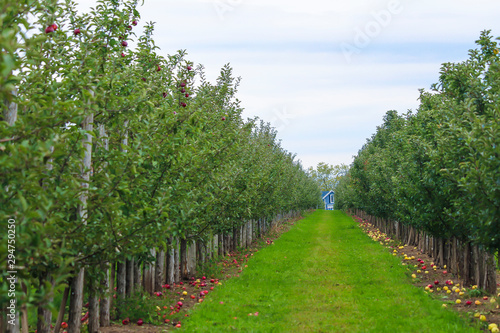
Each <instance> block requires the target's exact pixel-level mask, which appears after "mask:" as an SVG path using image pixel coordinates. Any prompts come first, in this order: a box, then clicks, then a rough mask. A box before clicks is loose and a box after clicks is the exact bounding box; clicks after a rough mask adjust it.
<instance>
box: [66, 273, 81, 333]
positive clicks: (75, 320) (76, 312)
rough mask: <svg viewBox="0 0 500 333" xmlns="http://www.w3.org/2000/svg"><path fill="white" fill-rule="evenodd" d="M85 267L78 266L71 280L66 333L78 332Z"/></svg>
mask: <svg viewBox="0 0 500 333" xmlns="http://www.w3.org/2000/svg"><path fill="white" fill-rule="evenodd" d="M84 275H85V269H83V268H80V269H79V271H78V274H77V275H76V276H75V277H73V279H72V281H71V297H70V299H69V315H68V333H80V329H81V325H82V324H81V323H82V322H81V318H82V306H83V277H84Z"/></svg>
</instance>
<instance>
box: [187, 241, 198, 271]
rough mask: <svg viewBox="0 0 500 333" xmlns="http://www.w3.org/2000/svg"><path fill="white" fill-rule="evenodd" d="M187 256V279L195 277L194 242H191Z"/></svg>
mask: <svg viewBox="0 0 500 333" xmlns="http://www.w3.org/2000/svg"><path fill="white" fill-rule="evenodd" d="M187 252H188V255H187V276H188V278H191V277H194V276H195V275H196V242H195V241H191V244H189V246H188V250H187Z"/></svg>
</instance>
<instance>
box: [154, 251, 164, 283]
mask: <svg viewBox="0 0 500 333" xmlns="http://www.w3.org/2000/svg"><path fill="white" fill-rule="evenodd" d="M155 274H156V276H155V287H154V290H155V291H161V290H162V285H163V284H164V280H165V251H164V250H163V249H159V250H158V253H157V254H156V267H155Z"/></svg>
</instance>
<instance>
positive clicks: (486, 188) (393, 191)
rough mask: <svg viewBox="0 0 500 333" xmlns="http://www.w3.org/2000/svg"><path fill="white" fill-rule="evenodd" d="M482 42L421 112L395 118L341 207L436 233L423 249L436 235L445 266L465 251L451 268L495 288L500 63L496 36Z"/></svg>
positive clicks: (356, 171) (341, 193) (344, 192)
mask: <svg viewBox="0 0 500 333" xmlns="http://www.w3.org/2000/svg"><path fill="white" fill-rule="evenodd" d="M476 43H477V46H478V47H477V49H474V50H470V51H469V59H468V60H466V61H464V62H461V63H445V64H443V65H442V67H441V71H440V76H439V82H438V83H437V84H434V85H433V86H432V90H431V91H423V90H422V91H421V95H420V106H419V108H418V110H417V111H416V112H411V111H410V112H408V113H406V114H404V115H398V114H397V112H396V111H389V112H387V113H386V115H385V117H384V123H383V124H382V125H381V126H379V127H378V128H377V132H376V133H375V134H374V135H373V136H372V137H371V138H370V139H368V140H367V142H366V144H365V145H364V146H363V147H362V148H361V150H360V151H359V153H358V155H357V156H356V157H355V160H354V162H353V163H352V165H351V167H350V171H349V173H348V174H347V175H346V176H345V177H343V179H342V180H341V182H340V184H339V186H338V187H337V192H336V205H337V208H340V209H345V210H347V209H359V210H362V211H364V212H365V213H366V214H369V215H371V216H375V217H378V218H381V219H387V220H392V221H398V222H399V223H400V224H403V225H404V226H411V227H413V228H415V229H416V230H418V231H421V232H424V233H425V234H426V235H427V236H425V237H421V239H420V240H418V239H416V240H415V239H414V242H415V243H416V244H422V243H423V242H428V241H429V238H430V239H431V240H432V241H433V242H434V243H432V244H431V246H430V248H432V251H433V253H434V255H436V256H437V260H438V262H440V263H441V264H448V265H450V263H449V262H447V259H446V258H451V257H452V256H453V253H454V251H455V249H456V248H457V244H459V246H458V249H459V250H462V256H463V258H462V260H459V261H460V264H458V263H457V262H456V261H457V260H458V259H459V258H455V260H453V263H451V264H452V265H454V266H456V267H455V268H456V269H455V271H456V272H459V273H460V275H461V276H462V277H463V278H464V279H465V280H466V281H467V282H469V283H475V284H479V285H480V286H481V287H483V288H485V289H489V290H491V291H494V289H495V288H496V284H495V282H494V276H495V274H494V264H493V256H492V255H491V253H494V252H497V251H498V250H499V249H500V195H499V194H500V159H499V157H500V122H499V119H500V89H499V87H500V86H499V85H500V62H499V60H500V57H499V54H498V53H499V52H498V45H497V42H496V41H495V40H494V39H493V38H492V36H491V35H490V33H489V31H484V32H482V33H481V36H480V38H479V40H478V41H477V42H476ZM399 229H400V230H401V228H399ZM413 235H414V236H418V234H417V233H416V232H415V233H413ZM417 238H418V237H417ZM407 239H408V238H407ZM481 251H483V252H481ZM480 253H484V255H483V256H481V255H480ZM450 260H451V259H450ZM473 262H475V263H473ZM455 264H456V265H455ZM492 267H493V268H492Z"/></svg>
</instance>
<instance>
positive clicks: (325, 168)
mask: <svg viewBox="0 0 500 333" xmlns="http://www.w3.org/2000/svg"><path fill="white" fill-rule="evenodd" d="M348 170H349V166H347V165H345V164H343V163H342V164H339V165H330V164H328V163H325V162H320V163H318V165H317V166H316V169H314V168H313V167H309V168H308V169H307V172H308V173H309V175H310V176H311V177H312V178H313V179H315V180H316V182H317V183H318V185H319V187H320V189H321V190H322V191H330V190H334V189H335V188H336V187H337V184H338V182H339V180H340V179H341V177H343V176H345V175H346V174H347V171H348Z"/></svg>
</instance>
